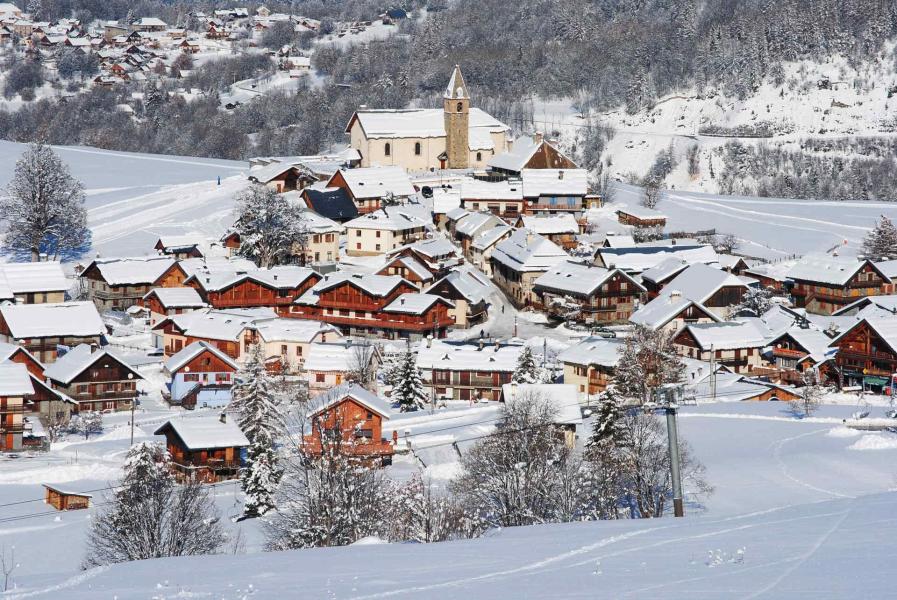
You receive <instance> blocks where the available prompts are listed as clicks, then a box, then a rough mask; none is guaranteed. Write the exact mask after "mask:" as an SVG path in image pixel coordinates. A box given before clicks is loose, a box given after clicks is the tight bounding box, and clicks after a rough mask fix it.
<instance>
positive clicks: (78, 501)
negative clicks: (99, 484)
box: [44, 484, 92, 510]
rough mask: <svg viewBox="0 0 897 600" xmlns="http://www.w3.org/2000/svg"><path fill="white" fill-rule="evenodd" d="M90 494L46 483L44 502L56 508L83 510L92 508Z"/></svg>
mask: <svg viewBox="0 0 897 600" xmlns="http://www.w3.org/2000/svg"><path fill="white" fill-rule="evenodd" d="M91 498H92V496H91V495H90V494H83V493H79V492H72V491H67V490H64V489H62V488H58V487H55V486H51V485H47V484H44V502H45V503H47V504H49V505H50V506H52V507H53V508H55V509H56V510H81V509H85V508H90V499H91Z"/></svg>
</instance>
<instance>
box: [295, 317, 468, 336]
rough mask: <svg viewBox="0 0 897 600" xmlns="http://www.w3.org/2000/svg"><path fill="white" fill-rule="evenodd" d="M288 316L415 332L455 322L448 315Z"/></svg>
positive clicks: (344, 325)
mask: <svg viewBox="0 0 897 600" xmlns="http://www.w3.org/2000/svg"><path fill="white" fill-rule="evenodd" d="M289 316H291V317H299V318H303V319H315V320H317V321H323V322H324V323H329V324H330V325H336V326H340V327H359V328H363V329H391V330H398V331H415V332H425V331H432V330H433V329H446V328H448V327H451V326H452V325H454V324H455V319H454V318H453V317H448V318H445V319H440V320H438V321H423V322H410V321H398V320H390V319H384V318H380V319H356V318H353V317H345V316H339V315H322V314H315V315H312V314H300V313H291V314H290V315H289Z"/></svg>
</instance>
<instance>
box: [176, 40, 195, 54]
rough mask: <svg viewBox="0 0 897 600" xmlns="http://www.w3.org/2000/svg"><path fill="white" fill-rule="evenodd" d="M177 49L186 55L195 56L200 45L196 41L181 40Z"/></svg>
mask: <svg viewBox="0 0 897 600" xmlns="http://www.w3.org/2000/svg"><path fill="white" fill-rule="evenodd" d="M178 48H180V50H181V52H184V53H186V54H196V53H197V52H199V50H200V45H199V42H198V41H196V40H183V41H181V43H180V44H178Z"/></svg>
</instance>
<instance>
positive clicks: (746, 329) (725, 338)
mask: <svg viewBox="0 0 897 600" xmlns="http://www.w3.org/2000/svg"><path fill="white" fill-rule="evenodd" d="M673 345H674V347H675V348H676V352H677V353H678V354H680V355H681V356H687V357H689V358H695V359H698V360H702V361H704V362H711V360H712V361H714V362H715V363H716V364H719V365H723V366H725V367H728V368H729V369H731V370H732V371H733V372H735V373H749V372H751V371H753V369H754V368H756V367H760V366H762V365H763V357H762V354H763V348H764V347H766V346H768V345H769V340H768V338H767V336H766V332H765V331H761V330H760V328H759V327H758V326H757V325H756V324H755V323H754V322H753V321H728V322H724V323H704V324H692V325H689V326H687V327H686V328H685V329H683V330H682V331H680V332H679V333H677V334H676V335H675V337H674V338H673Z"/></svg>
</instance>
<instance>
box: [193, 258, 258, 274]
mask: <svg viewBox="0 0 897 600" xmlns="http://www.w3.org/2000/svg"><path fill="white" fill-rule="evenodd" d="M178 264H179V265H180V266H181V268H182V269H183V270H184V273H186V274H187V276H188V277H189V276H190V275H195V274H197V273H214V272H216V271H219V272H223V273H227V272H230V273H248V272H249V271H256V270H258V267H257V266H256V264H255V263H254V262H252V261H251V260H249V259H248V258H240V257H237V256H235V257H229V256H205V257H201V258H186V259H184V260H182V261H180V262H179V263H178Z"/></svg>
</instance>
